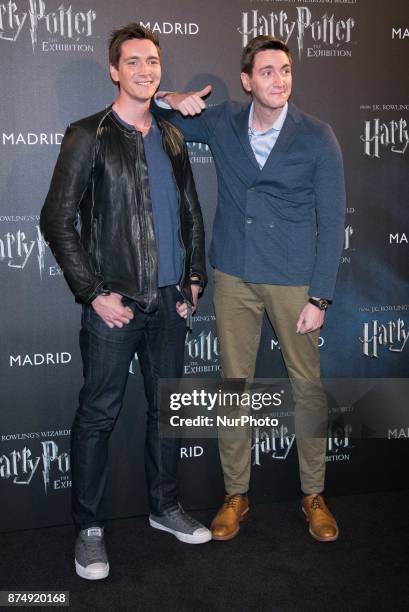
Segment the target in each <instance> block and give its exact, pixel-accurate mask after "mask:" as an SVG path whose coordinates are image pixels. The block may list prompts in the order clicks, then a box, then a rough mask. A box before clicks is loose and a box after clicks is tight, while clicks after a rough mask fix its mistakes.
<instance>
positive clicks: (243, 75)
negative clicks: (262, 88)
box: [240, 72, 251, 93]
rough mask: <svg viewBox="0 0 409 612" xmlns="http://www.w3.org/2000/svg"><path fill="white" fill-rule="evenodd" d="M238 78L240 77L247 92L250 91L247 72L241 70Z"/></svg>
mask: <svg viewBox="0 0 409 612" xmlns="http://www.w3.org/2000/svg"><path fill="white" fill-rule="evenodd" d="M240 79H241V84H242V85H243V88H244V89H245V90H246V91H247V92H248V93H250V92H251V85H250V77H249V75H248V74H247V72H241V73H240Z"/></svg>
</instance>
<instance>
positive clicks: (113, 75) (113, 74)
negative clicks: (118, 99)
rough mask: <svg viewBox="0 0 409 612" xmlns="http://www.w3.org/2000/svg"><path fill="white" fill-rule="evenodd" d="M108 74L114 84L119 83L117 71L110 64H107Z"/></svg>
mask: <svg viewBox="0 0 409 612" xmlns="http://www.w3.org/2000/svg"><path fill="white" fill-rule="evenodd" d="M109 74H110V76H111V79H112V80H113V81H114V83H119V76H118V70H117V68H115V66H113V65H112V64H109Z"/></svg>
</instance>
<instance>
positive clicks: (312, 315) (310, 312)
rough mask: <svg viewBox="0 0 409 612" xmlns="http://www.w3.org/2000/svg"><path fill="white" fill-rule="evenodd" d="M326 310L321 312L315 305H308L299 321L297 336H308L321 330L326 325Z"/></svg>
mask: <svg viewBox="0 0 409 612" xmlns="http://www.w3.org/2000/svg"><path fill="white" fill-rule="evenodd" d="M324 318H325V310H320V309H319V308H317V307H316V306H314V305H313V304H310V303H308V304H306V305H305V306H304V308H303V309H302V311H301V314H300V316H299V317H298V321H297V334H308V333H309V332H313V331H315V330H316V329H319V328H320V327H322V326H323V324H324Z"/></svg>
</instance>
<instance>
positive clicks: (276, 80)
mask: <svg viewBox="0 0 409 612" xmlns="http://www.w3.org/2000/svg"><path fill="white" fill-rule="evenodd" d="M283 82H284V81H283V78H282V76H281V74H280V73H279V72H277V71H276V70H275V71H274V72H273V83H274V85H277V86H281V85H282V84H283Z"/></svg>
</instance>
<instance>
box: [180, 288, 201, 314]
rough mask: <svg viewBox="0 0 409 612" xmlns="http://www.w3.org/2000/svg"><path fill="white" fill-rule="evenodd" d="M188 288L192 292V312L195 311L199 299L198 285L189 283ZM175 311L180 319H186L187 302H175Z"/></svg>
mask: <svg viewBox="0 0 409 612" xmlns="http://www.w3.org/2000/svg"><path fill="white" fill-rule="evenodd" d="M190 290H191V292H192V304H193V305H192V312H195V311H196V308H197V301H198V299H199V293H200V286H199V285H190ZM176 311H177V313H178V315H179V316H180V317H182V319H187V304H186V303H185V302H176Z"/></svg>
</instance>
